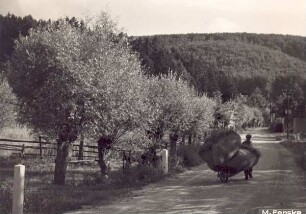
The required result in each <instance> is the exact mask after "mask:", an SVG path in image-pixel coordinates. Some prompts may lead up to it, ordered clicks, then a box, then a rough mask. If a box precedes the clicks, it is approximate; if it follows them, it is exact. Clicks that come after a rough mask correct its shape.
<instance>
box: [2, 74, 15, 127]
mask: <svg viewBox="0 0 306 214" xmlns="http://www.w3.org/2000/svg"><path fill="white" fill-rule="evenodd" d="M14 103H15V96H14V94H13V93H12V90H11V87H10V86H9V84H8V82H7V81H6V79H5V78H4V77H3V75H1V74H0V130H1V129H2V128H4V127H5V126H6V125H8V124H10V123H11V122H12V121H13V119H14V117H15V114H14V107H15V106H14Z"/></svg>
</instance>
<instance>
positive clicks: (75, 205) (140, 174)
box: [0, 157, 164, 214]
mask: <svg viewBox="0 0 306 214" xmlns="http://www.w3.org/2000/svg"><path fill="white" fill-rule="evenodd" d="M18 163H22V164H24V165H25V166H26V178H25V204H24V213H46V214H48V213H50V214H51V213H52V214H56V213H63V212H64V211H68V210H74V209H79V208H81V207H82V206H83V205H95V204H107V203H110V202H114V201H115V199H118V198H120V197H122V196H125V195H127V194H129V193H130V192H131V190H134V189H138V188H141V187H142V186H143V185H145V184H147V183H152V182H155V181H158V180H160V179H163V177H164V176H163V175H162V174H161V173H160V172H159V171H158V170H156V169H154V168H150V167H133V168H131V169H129V170H128V171H125V172H123V170H117V171H112V172H110V174H109V176H108V177H102V176H101V175H100V173H99V167H98V164H97V163H96V162H91V163H86V164H85V163H84V164H82V165H80V164H70V165H69V168H68V173H67V179H66V180H67V182H66V185H65V186H56V185H53V184H52V181H53V170H54V160H52V159H43V160H41V159H39V158H26V159H20V158H19V157H15V158H12V157H6V158H4V157H2V158H0V180H1V183H0V201H1V203H0V213H1V214H6V213H10V212H11V206H12V190H13V189H12V187H13V167H14V165H15V164H18Z"/></svg>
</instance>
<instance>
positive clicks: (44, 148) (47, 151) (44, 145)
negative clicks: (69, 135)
mask: <svg viewBox="0 0 306 214" xmlns="http://www.w3.org/2000/svg"><path fill="white" fill-rule="evenodd" d="M72 148H73V149H72V152H73V153H74V154H73V155H72V157H76V158H77V159H79V160H83V158H97V157H98V155H97V154H98V146H94V145H84V143H80V144H73V147H72ZM1 150H5V151H12V152H13V154H16V153H17V154H20V155H21V156H25V155H30V156H34V155H37V156H40V157H41V158H43V157H44V156H47V157H50V156H56V150H57V143H52V142H46V141H42V140H41V137H39V140H38V141H37V140H33V141H31V140H16V139H8V138H0V151H1Z"/></svg>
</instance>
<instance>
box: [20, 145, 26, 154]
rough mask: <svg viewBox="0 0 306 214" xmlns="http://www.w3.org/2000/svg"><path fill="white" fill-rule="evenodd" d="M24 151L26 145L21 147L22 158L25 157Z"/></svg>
mask: <svg viewBox="0 0 306 214" xmlns="http://www.w3.org/2000/svg"><path fill="white" fill-rule="evenodd" d="M24 150H25V145H24V144H22V146H21V157H24Z"/></svg>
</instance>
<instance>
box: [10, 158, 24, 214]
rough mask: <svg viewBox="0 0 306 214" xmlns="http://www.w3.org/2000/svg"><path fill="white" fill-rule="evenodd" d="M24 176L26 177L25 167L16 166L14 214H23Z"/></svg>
mask: <svg viewBox="0 0 306 214" xmlns="http://www.w3.org/2000/svg"><path fill="white" fill-rule="evenodd" d="M24 176H25V166H24V165H21V164H19V165H15V167H14V192H13V209H12V214H22V213H23V200H24Z"/></svg>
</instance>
